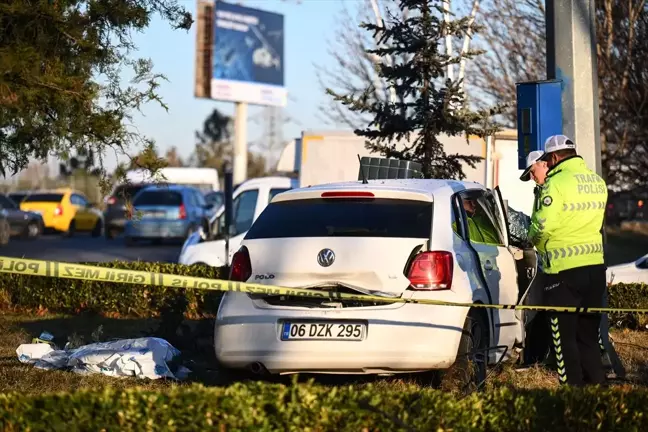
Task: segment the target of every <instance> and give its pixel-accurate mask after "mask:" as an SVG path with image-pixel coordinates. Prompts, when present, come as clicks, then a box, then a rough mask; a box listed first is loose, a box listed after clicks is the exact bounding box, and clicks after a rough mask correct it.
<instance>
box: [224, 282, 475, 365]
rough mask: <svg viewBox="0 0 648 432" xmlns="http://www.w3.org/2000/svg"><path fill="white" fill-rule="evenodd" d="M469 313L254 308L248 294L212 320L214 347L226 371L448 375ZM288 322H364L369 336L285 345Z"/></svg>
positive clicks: (412, 307) (229, 299)
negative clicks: (438, 372) (256, 369)
mask: <svg viewBox="0 0 648 432" xmlns="http://www.w3.org/2000/svg"><path fill="white" fill-rule="evenodd" d="M246 303H247V304H248V306H247V307H246V306H245V304H246ZM246 309H247V311H246ZM467 312H468V310H467V308H458V307H444V306H429V305H416V304H402V303H400V304H398V303H397V304H392V305H384V306H376V307H363V308H347V309H330V310H328V309H327V310H322V309H294V308H290V309H288V308H280V309H259V308H257V307H256V306H255V302H253V301H252V300H251V299H250V298H249V297H248V296H247V295H246V294H242V293H235V294H234V293H231V294H230V293H228V294H227V295H226V296H225V297H224V299H223V304H222V305H221V308H220V310H219V314H218V318H217V320H216V325H215V332H214V344H215V351H216V357H217V359H218V361H219V362H220V363H221V364H223V365H224V366H226V367H231V368H248V367H250V366H251V365H252V364H254V363H261V364H262V365H263V368H264V369H266V370H267V371H268V372H270V373H272V374H282V373H296V372H304V373H336V374H380V373H398V372H417V371H425V370H432V369H445V368H447V367H449V366H450V365H452V363H454V361H455V359H456V355H457V351H458V348H459V341H460V338H461V330H462V328H463V325H464V321H465V317H466V314H467ZM286 319H288V320H291V319H292V320H295V319H311V320H317V321H318V322H320V321H321V322H329V323H330V322H335V321H336V320H363V321H364V322H365V323H366V324H367V330H366V332H367V333H366V335H365V338H364V340H362V341H351V340H326V341H324V340H291V341H283V340H281V332H282V326H283V321H284V320H286Z"/></svg>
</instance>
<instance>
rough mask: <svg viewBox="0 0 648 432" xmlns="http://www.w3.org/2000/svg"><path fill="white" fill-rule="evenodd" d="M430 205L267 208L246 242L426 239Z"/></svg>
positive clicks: (379, 202) (331, 202)
mask: <svg viewBox="0 0 648 432" xmlns="http://www.w3.org/2000/svg"><path fill="white" fill-rule="evenodd" d="M431 230H432V203H430V202H424V201H414V200H399V199H371V200H367V199H359V200H356V199H304V200H295V201H280V202H277V203H273V204H270V205H268V207H266V208H265V210H264V211H263V212H262V213H261V214H260V215H259V218H258V219H257V220H256V221H255V222H254V224H253V225H252V227H251V228H250V230H249V231H248V233H247V235H246V236H245V238H246V239H250V240H252V239H263V238H284V237H396V238H429V237H430V234H431Z"/></svg>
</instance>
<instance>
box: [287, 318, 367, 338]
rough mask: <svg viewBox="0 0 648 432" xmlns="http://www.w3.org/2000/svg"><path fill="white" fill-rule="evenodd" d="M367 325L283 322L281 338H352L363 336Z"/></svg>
mask: <svg viewBox="0 0 648 432" xmlns="http://www.w3.org/2000/svg"><path fill="white" fill-rule="evenodd" d="M366 333H367V325H366V324H363V323H357V322H356V323H349V322H339V321H338V322H330V321H328V322H327V321H325V322H284V323H283V324H282V326H281V340H304V339H310V340H353V341H359V340H363V339H364V338H365V335H366Z"/></svg>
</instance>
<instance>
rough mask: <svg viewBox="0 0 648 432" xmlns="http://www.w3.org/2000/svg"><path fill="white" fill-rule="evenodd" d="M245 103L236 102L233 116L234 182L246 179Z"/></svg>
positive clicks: (237, 182) (241, 181)
mask: <svg viewBox="0 0 648 432" xmlns="http://www.w3.org/2000/svg"><path fill="white" fill-rule="evenodd" d="M247 153H248V145H247V103H245V102H236V114H235V117H234V184H237V185H238V184H241V183H243V182H244V181H245V180H246V179H247V163H248V161H247V159H248V154H247Z"/></svg>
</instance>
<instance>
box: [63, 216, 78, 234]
mask: <svg viewBox="0 0 648 432" xmlns="http://www.w3.org/2000/svg"><path fill="white" fill-rule="evenodd" d="M75 233H76V222H75V221H74V219H72V220H71V221H70V225H69V226H68V229H67V231H65V232H64V233H63V235H64V236H65V237H72V236H74V234H75Z"/></svg>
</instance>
